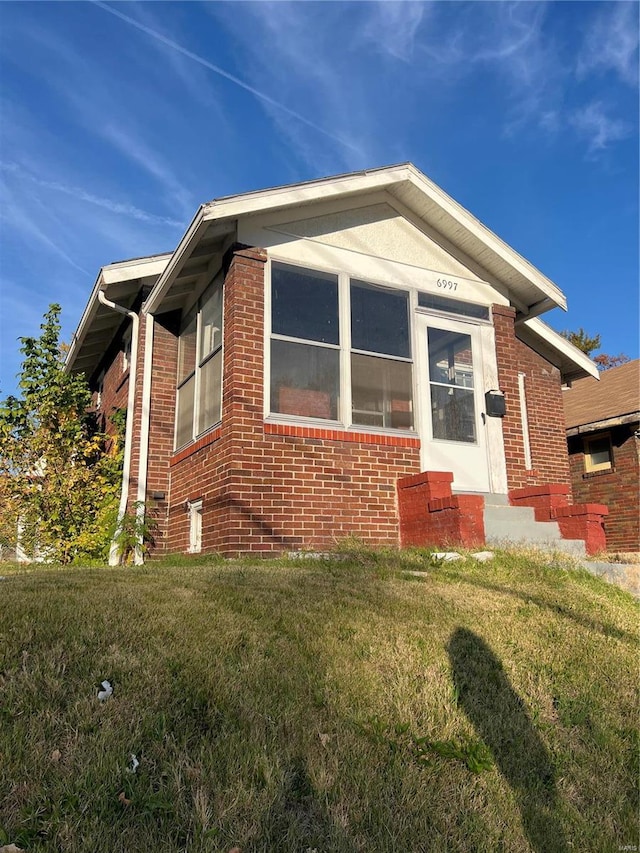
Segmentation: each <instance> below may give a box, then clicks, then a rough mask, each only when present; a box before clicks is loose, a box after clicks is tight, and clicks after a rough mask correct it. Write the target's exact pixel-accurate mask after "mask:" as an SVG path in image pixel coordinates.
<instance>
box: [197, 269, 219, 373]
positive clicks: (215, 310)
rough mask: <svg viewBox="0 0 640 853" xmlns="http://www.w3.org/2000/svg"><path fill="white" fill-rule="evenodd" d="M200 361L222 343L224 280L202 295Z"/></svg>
mask: <svg viewBox="0 0 640 853" xmlns="http://www.w3.org/2000/svg"><path fill="white" fill-rule="evenodd" d="M200 310H201V316H200V361H201V362H202V361H204V359H205V358H206V357H207V356H208V355H209V353H211V352H213V351H214V350H215V349H217V347H219V346H220V345H221V344H222V282H218V283H214V284H213V285H212V286H211V287H210V288H209V289H208V290H206V291H205V294H204V296H203V297H202V307H201V309H200Z"/></svg>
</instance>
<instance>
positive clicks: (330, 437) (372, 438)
mask: <svg viewBox="0 0 640 853" xmlns="http://www.w3.org/2000/svg"><path fill="white" fill-rule="evenodd" d="M264 432H265V434H266V435H291V436H296V437H297V438H319V439H322V440H323V441H349V442H356V443H358V444H381V445H383V446H385V447H416V448H419V447H420V439H419V438H412V437H411V436H406V435H379V434H376V433H369V432H352V431H348V430H340V429H325V428H324V427H306V426H297V425H293V424H275V423H269V422H267V423H265V425H264Z"/></svg>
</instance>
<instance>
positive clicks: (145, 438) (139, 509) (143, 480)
mask: <svg viewBox="0 0 640 853" xmlns="http://www.w3.org/2000/svg"><path fill="white" fill-rule="evenodd" d="M153 330H154V323H153V314H146V315H145V328H144V332H145V334H144V366H143V373H142V418H141V423H140V458H139V460H138V495H137V499H136V518H137V519H138V525H139V528H140V527H141V526H142V524H143V523H144V516H145V511H146V501H147V461H148V459H149V420H150V414H151V368H152V367H153ZM143 563H144V552H143V550H142V542H139V543H138V545H137V546H136V552H135V564H136V566H141V565H142V564H143Z"/></svg>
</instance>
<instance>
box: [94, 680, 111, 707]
mask: <svg viewBox="0 0 640 853" xmlns="http://www.w3.org/2000/svg"><path fill="white" fill-rule="evenodd" d="M100 686H101V687H102V690H98V699H99V700H100V701H101V702H104V701H105V699H108V698H109V696H111V694H112V693H113V687H112V686H111V684H110V682H108V681H103V682H102V684H101V685H100Z"/></svg>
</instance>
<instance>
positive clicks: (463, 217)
mask: <svg viewBox="0 0 640 853" xmlns="http://www.w3.org/2000/svg"><path fill="white" fill-rule="evenodd" d="M410 186H413V187H415V188H416V189H417V190H418V191H419V192H421V193H422V194H424V195H425V196H426V197H427V198H428V199H429V200H430V201H432V202H433V203H435V204H436V205H438V207H439V208H440V209H441V210H442V211H443V212H444V213H445V214H446V217H447V218H448V221H449V222H450V223H451V225H454V224H455V225H458V226H461V227H462V228H463V229H466V231H467V232H468V233H469V234H470V235H472V236H473V237H474V238H475V239H476V240H478V241H480V242H481V243H482V244H483V245H485V246H487V247H488V248H489V249H490V251H491V252H492V253H493V254H494V256H495V257H496V258H497V259H499V261H500V262H501V263H503V264H505V265H507V267H508V268H510V269H511V270H513V271H514V272H515V273H517V275H518V276H522V277H523V278H524V279H526V281H527V282H529V283H530V284H531V285H532V286H533V288H534V289H535V290H536V291H537V292H538V294H539V297H538V298H537V299H536V301H535V302H534V303H533V304H532V305H530V306H528V307H530V308H531V310H532V311H534V312H535V313H541V312H543V311H547V310H550V309H551V308H554V307H559V308H562V309H563V310H566V308H567V301H566V298H565V296H564V294H563V293H562V291H561V290H560V288H559V287H558V286H557V285H556V284H554V283H553V282H552V281H551V280H550V279H549V278H547V277H546V276H545V275H544V274H543V273H542V272H540V270H538V269H536V267H534V266H533V265H532V264H531V263H529V261H527V260H526V259H525V258H523V257H522V256H521V255H520V254H518V252H516V251H515V250H514V249H512V248H511V247H510V246H509V245H508V244H507V243H505V242H504V241H503V240H501V239H500V238H499V237H498V236H497V235H496V234H494V233H493V232H492V231H491V230H490V229H489V228H487V227H486V226H485V225H483V224H482V223H481V222H480V221H479V220H478V219H476V217H475V216H473V214H471V213H470V212H469V211H468V210H466V209H465V208H464V207H462V205H460V204H459V203H458V202H456V201H455V200H454V199H453V198H451V196H449V195H448V194H447V193H445V192H444V190H442V189H440V187H438V186H437V185H436V184H434V183H433V181H431V180H430V179H429V178H427V176H426V175H424V174H423V173H422V172H421V171H420V170H419V169H417V168H416V167H415V166H414V165H413V164H411V163H402V164H399V165H394V166H385V167H381V168H379V169H372V170H368V171H361V172H352V173H349V174H345V175H338V176H337V177H332V178H323V179H319V180H314V181H307V182H305V183H301V184H290V185H287V186H281V187H275V188H270V189H266V190H258V191H256V192H249V193H243V194H241V195H233V196H226V197H224V198H219V199H214V200H213V201H210V202H208V203H207V204H203V205H201V207H200V208H199V209H198V211H197V213H196V215H195V216H194V218H193V221H192V222H191V225H190V226H189V228H188V229H187V231H186V232H185V234H184V236H183V238H182V240H181V241H180V243H179V245H178V247H177V248H176V250H175V252H174V253H173V256H172V258H171V261H170V262H169V264H168V266H167V268H166V270H165V272H164V273H163V274H162V275H161V276H160V278H159V280H158V282H157V283H156V285H155V286H154V288H153V290H152V292H151V293H150V295H149V297H148V299H147V301H146V302H145V304H144V310H145V311H148V312H149V313H156V312H157V311H158V309H159V308H160V305H161V303H162V300H163V299H164V297H165V295H166V294H167V293H168V292H169V290H170V289H171V286H172V284H173V282H174V280H175V278H176V277H177V276H178V274H179V272H180V269H181V267H182V265H183V263H184V262H185V261H186V260H187V259H188V257H189V255H190V253H191V252H192V251H193V249H194V248H195V246H196V245H197V243H198V240H199V239H200V238H201V237H202V235H203V233H204V231H205V230H206V227H207V224H210V223H212V222H221V223H222V222H223V221H233V222H237V220H238V219H240V218H242V217H247V216H256V215H259V214H262V213H266V212H268V211H277V210H282V209H286V208H291V207H299V206H301V205H307V204H313V203H316V202H321V201H330V200H332V199H337V198H344V197H348V196H356V195H361V194H365V193H373V192H379V191H383V190H389V191H392V190H394V191H395V192H397V191H398V190H399V189H402V188H403V187H404V188H405V189H408V188H409V187H410ZM416 212H417V211H416ZM443 236H445V237H447V234H446V233H445V234H444V235H443ZM525 316H526V317H529V316H531V314H529V312H528V311H527V312H525Z"/></svg>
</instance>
